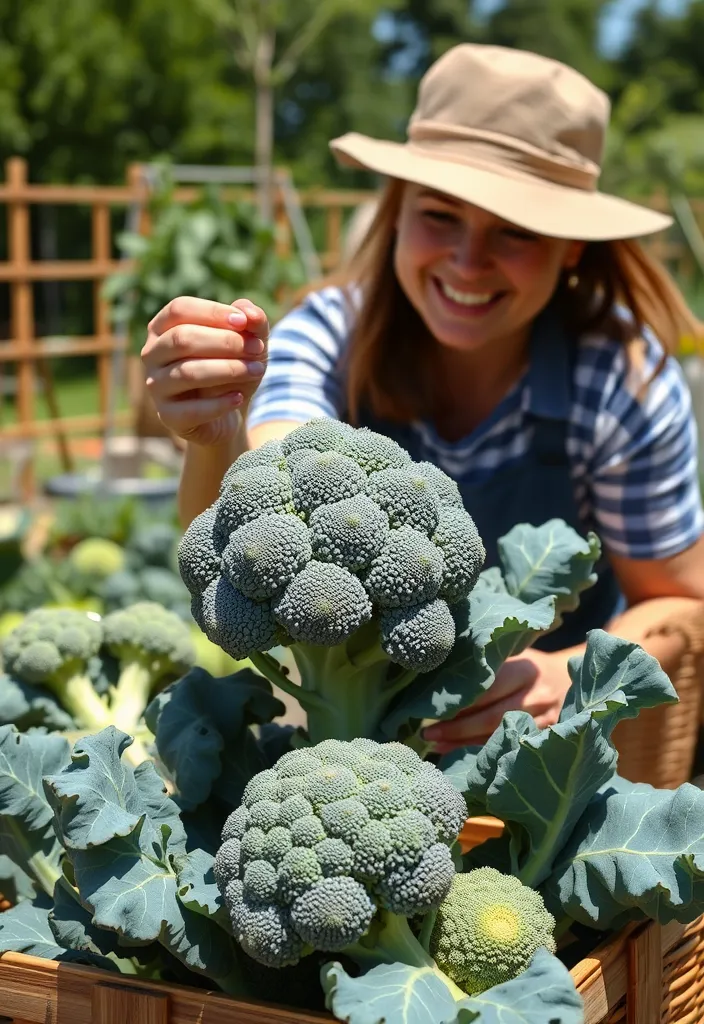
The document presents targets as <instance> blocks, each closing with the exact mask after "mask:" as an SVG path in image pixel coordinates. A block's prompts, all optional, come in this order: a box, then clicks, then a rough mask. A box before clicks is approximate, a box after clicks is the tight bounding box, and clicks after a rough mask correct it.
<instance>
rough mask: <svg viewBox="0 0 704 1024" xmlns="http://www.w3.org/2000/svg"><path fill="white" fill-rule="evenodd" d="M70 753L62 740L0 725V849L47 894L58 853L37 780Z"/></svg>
mask: <svg viewBox="0 0 704 1024" xmlns="http://www.w3.org/2000/svg"><path fill="white" fill-rule="evenodd" d="M69 751H70V747H69V744H68V743H67V741H66V740H65V739H63V737H61V736H56V735H52V734H48V735H47V734H41V733H27V734H24V733H19V732H17V730H16V729H15V727H14V726H11V725H5V726H2V727H0V845H1V846H2V850H3V853H4V854H5V855H6V856H7V857H9V858H10V860H12V861H13V862H14V863H15V864H16V865H17V867H18V869H19V870H20V871H21V872H24V873H25V874H27V875H28V876H29V877H30V878H32V879H34V880H35V881H37V882H38V883H39V885H40V886H41V887H42V888H43V889H44V891H45V892H46V893H47V894H48V895H51V893H52V892H53V891H54V884H55V882H56V878H57V877H58V875H59V874H60V873H61V872H60V867H59V863H60V859H61V854H62V850H61V846H60V844H59V842H58V841H57V838H56V836H55V834H54V831H53V829H52V810H51V807H50V805H49V803H48V802H47V799H46V796H45V794H44V791H43V788H42V777H43V776H44V775H45V774H47V773H49V772H55V771H58V770H60V769H61V768H62V767H63V766H64V765H65V764H67V763H68V760H69ZM14 877H15V878H16V879H17V878H18V877H21V876H18V875H17V874H14Z"/></svg>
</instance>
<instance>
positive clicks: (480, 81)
mask: <svg viewBox="0 0 704 1024" xmlns="http://www.w3.org/2000/svg"><path fill="white" fill-rule="evenodd" d="M609 113H610V103H609V99H608V97H607V95H606V94H605V93H604V92H602V90H601V89H599V88H597V86H595V85H593V84H592V83H591V82H590V81H589V80H588V79H587V78H585V77H584V76H583V75H581V74H580V73H579V72H578V71H575V70H574V69H573V68H570V67H567V66H566V65H565V64H561V63H559V62H558V61H555V60H551V59H550V58H548V57H541V56H540V55H538V54H535V53H527V52H525V51H519V50H513V49H509V48H507V47H502V46H486V45H483V44H474V43H464V44H461V45H459V46H455V47H453V48H452V49H451V50H449V51H448V52H447V53H445V54H444V55H443V56H442V57H441V58H440V59H439V60H438V61H436V63H435V64H434V65H433V66H432V67H431V68H430V70H429V71H427V72H426V74H425V75H424V77H423V79H422V80H421V83H420V88H419V93H418V103H417V106H416V109H415V110H414V112H413V115H412V116H411V120H410V123H409V129H408V134H409V139H410V140H414V139H417V138H420V137H422V136H423V135H425V134H427V132H428V131H431V132H432V133H433V134H434V135H435V134H436V133H437V132H439V131H440V132H443V134H445V135H446V138H447V139H448V141H449V139H450V138H451V137H452V136H453V135H456V136H458V137H459V138H467V137H468V136H470V135H474V134H479V135H482V136H486V137H488V136H491V137H492V138H493V139H494V140H496V141H499V139H500V140H501V142H502V143H503V145H505V146H511V147H513V146H515V147H516V148H518V149H521V150H524V151H526V152H532V153H535V154H536V155H538V154H545V155H546V156H548V157H551V158H553V159H556V160H558V161H559V162H560V163H561V164H562V165H563V166H570V165H571V166H572V167H574V168H575V169H580V170H581V171H583V172H584V171H586V172H588V173H591V174H594V175H596V174H598V171H599V166H600V164H601V160H602V155H603V149H604V137H605V133H606V128H607V125H608V121H609Z"/></svg>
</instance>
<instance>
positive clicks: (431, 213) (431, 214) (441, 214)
mask: <svg viewBox="0 0 704 1024" xmlns="http://www.w3.org/2000/svg"><path fill="white" fill-rule="evenodd" d="M421 212H422V214H423V216H424V217H428V218H429V219H430V220H434V221H437V222H438V223H442V224H452V223H454V222H455V220H456V219H457V218H456V217H455V215H454V213H450V212H449V210H423V211H421Z"/></svg>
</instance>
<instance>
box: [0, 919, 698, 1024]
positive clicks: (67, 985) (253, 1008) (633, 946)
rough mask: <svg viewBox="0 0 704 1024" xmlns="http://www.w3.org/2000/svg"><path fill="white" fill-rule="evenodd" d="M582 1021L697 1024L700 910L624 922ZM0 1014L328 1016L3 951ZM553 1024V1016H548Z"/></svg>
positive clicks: (588, 979) (262, 1021)
mask: <svg viewBox="0 0 704 1024" xmlns="http://www.w3.org/2000/svg"><path fill="white" fill-rule="evenodd" d="M571 973H572V977H573V978H574V980H575V984H576V985H577V989H578V991H579V993H580V995H581V996H582V999H583V1000H584V1005H585V1016H584V1024H621V1022H624V1024H636V1022H637V1024H656V1022H659V1024H699V1022H700V1021H701V1020H702V1016H703V1015H704V916H702V917H700V918H698V919H697V920H696V921H694V922H693V923H692V924H690V925H680V924H677V923H673V924H670V925H666V926H665V927H661V926H660V925H657V924H654V923H648V924H645V925H642V926H636V927H631V928H629V929H624V931H623V932H620V933H619V934H618V935H615V936H612V937H610V938H609V939H608V940H607V941H606V942H604V943H602V944H601V945H600V946H599V947H598V948H597V949H596V950H595V951H594V952H593V954H592V955H591V956H588V957H585V958H584V959H582V960H580V961H579V963H578V964H577V965H576V966H575V967H574V968H573V969H572V972H571ZM0 1016H2V1017H4V1018H5V1019H6V1020H7V1021H9V1022H12V1024H47V1022H51V1024H254V1022H255V1021H256V1022H257V1024H284V1022H288V1021H290V1022H301V1024H303V1022H310V1024H313V1022H322V1021H329V1020H330V1021H331V1020H332V1018H331V1017H327V1016H326V1015H324V1014H319V1013H302V1012H301V1011H299V1010H287V1009H286V1008H285V1007H281V1006H278V1005H276V1006H273V1005H270V1004H266V1003H254V1002H240V1001H238V1000H234V999H231V998H229V997H228V996H223V995H220V994H217V993H214V992H210V991H208V990H205V989H196V988H187V987H184V986H181V985H167V984H164V983H150V982H145V981H137V980H135V979H133V978H130V977H128V976H126V975H118V974H114V975H113V974H108V973H106V972H105V971H101V970H98V969H96V968H93V967H77V966H73V965H71V964H66V963H58V962H56V961H54V960H41V959H39V958H37V957H33V956H24V955H22V954H19V953H5V954H4V955H3V956H0ZM546 1024H547V1021H546Z"/></svg>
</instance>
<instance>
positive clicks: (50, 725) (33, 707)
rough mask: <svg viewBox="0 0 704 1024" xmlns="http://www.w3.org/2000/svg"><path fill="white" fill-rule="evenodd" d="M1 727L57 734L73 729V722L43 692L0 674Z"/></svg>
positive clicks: (38, 688)
mask: <svg viewBox="0 0 704 1024" xmlns="http://www.w3.org/2000/svg"><path fill="white" fill-rule="evenodd" d="M0 725H16V726H17V728H18V729H19V730H20V731H21V732H25V731H26V730H27V729H31V728H32V727H33V726H44V727H45V728H46V729H49V730H58V729H71V728H73V726H74V720H73V719H72V718H71V716H70V715H68V714H67V713H66V712H65V711H64V710H63V708H62V707H61V706H60V705H59V704H58V703H57V701H56V700H55V699H54V698H53V697H52V696H51V694H49V693H47V692H46V690H42V689H41V688H40V687H38V686H30V685H29V683H23V682H21V681H20V680H19V679H13V678H12V677H11V676H8V675H3V674H0Z"/></svg>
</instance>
